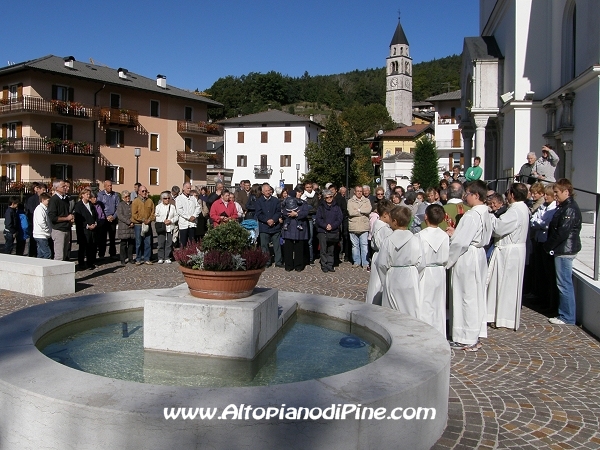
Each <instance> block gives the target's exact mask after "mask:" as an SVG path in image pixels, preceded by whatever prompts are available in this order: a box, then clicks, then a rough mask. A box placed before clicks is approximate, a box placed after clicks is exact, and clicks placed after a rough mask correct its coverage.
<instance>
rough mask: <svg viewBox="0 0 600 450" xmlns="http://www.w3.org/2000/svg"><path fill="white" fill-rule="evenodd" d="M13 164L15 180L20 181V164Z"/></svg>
mask: <svg viewBox="0 0 600 450" xmlns="http://www.w3.org/2000/svg"><path fill="white" fill-rule="evenodd" d="M15 165H16V170H15V172H16V174H15V175H16V176H15V181H21V164H15Z"/></svg>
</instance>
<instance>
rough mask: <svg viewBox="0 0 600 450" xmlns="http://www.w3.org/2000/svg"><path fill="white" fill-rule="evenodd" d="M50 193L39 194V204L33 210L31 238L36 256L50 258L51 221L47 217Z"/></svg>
mask: <svg viewBox="0 0 600 450" xmlns="http://www.w3.org/2000/svg"><path fill="white" fill-rule="evenodd" d="M34 195H35V194H34ZM49 202H50V195H48V194H46V193H45V192H43V193H42V194H40V204H39V205H38V206H36V208H35V210H34V211H33V239H35V242H36V244H37V257H38V258H44V259H50V258H51V255H52V252H51V250H50V232H51V231H52V223H51V222H50V218H49V217H48V203H49Z"/></svg>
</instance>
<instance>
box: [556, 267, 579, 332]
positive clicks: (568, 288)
mask: <svg viewBox="0 0 600 450" xmlns="http://www.w3.org/2000/svg"><path fill="white" fill-rule="evenodd" d="M573 259H575V257H574V256H573V257H571V258H570V257H566V256H555V257H554V268H555V269H556V286H557V287H558V318H559V319H560V320H562V321H563V322H564V323H568V324H571V325H574V324H575V289H574V288H573Z"/></svg>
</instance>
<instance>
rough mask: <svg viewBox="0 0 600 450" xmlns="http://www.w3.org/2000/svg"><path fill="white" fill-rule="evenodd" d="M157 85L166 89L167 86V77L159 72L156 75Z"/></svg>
mask: <svg viewBox="0 0 600 450" xmlns="http://www.w3.org/2000/svg"><path fill="white" fill-rule="evenodd" d="M156 85H157V86H158V87H159V88H162V89H166V88H167V77H165V76H164V75H161V74H158V75H156Z"/></svg>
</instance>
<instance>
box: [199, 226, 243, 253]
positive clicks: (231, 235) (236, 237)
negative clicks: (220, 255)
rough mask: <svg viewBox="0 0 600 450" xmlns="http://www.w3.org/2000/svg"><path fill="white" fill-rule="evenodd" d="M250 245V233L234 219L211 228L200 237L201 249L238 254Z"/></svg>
mask: <svg viewBox="0 0 600 450" xmlns="http://www.w3.org/2000/svg"><path fill="white" fill-rule="evenodd" d="M250 245H251V240H250V233H249V232H248V231H247V230H246V229H245V228H244V227H242V226H241V225H240V224H239V223H238V222H236V221H235V220H232V221H229V222H226V223H224V224H221V225H219V226H218V227H215V228H211V229H210V230H208V231H207V232H206V235H205V236H204V238H203V239H202V250H203V251H205V252H207V251H210V250H220V251H227V252H231V253H234V254H240V253H242V251H244V250H245V249H247V248H249V247H250Z"/></svg>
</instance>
